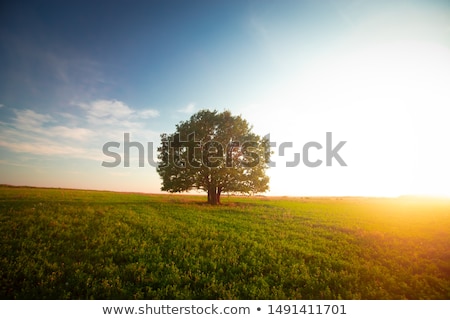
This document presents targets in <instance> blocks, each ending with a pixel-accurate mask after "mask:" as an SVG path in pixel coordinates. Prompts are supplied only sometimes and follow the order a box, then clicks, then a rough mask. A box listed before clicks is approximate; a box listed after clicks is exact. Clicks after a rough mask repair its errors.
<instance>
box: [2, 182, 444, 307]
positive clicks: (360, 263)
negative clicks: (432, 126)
mask: <svg viewBox="0 0 450 320" xmlns="http://www.w3.org/2000/svg"><path fill="white" fill-rule="evenodd" d="M204 201H205V200H204V196H202V197H198V196H186V195H184V196H180V195H178V196H176V195H148V194H130V193H114V192H100V191H83V190H66V189H43V188H25V187H8V186H2V187H0V237H1V241H0V250H1V257H0V278H1V286H0V297H1V298H2V299H450V201H448V200H434V201H431V200H425V199H416V198H398V199H377V198H263V197H259V198H257V197H253V198H252V197H226V196H224V197H223V199H222V202H223V205H220V206H211V205H208V204H205V203H204Z"/></svg>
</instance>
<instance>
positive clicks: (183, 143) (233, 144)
mask: <svg viewBox="0 0 450 320" xmlns="http://www.w3.org/2000/svg"><path fill="white" fill-rule="evenodd" d="M158 159H159V161H158V168H157V171H158V173H159V175H160V177H161V178H162V187H161V190H163V191H169V192H183V191H189V190H192V189H198V190H204V191H206V192H207V193H208V203H210V204H214V205H215V204H220V195H221V194H222V193H223V192H235V193H247V194H252V193H256V192H264V191H267V190H268V183H269V178H268V177H267V176H266V174H265V170H266V169H267V168H268V164H269V161H270V148H269V141H268V139H266V138H261V137H260V136H258V135H256V134H254V133H252V128H251V126H250V125H249V124H248V122H247V121H246V120H244V119H243V118H242V117H241V116H233V115H231V113H230V112H229V111H224V112H222V113H218V112H217V111H216V110H214V111H209V110H202V111H199V112H198V113H196V114H194V115H193V116H191V118H190V119H189V120H187V121H183V122H180V123H179V124H178V125H176V132H175V133H173V134H166V133H164V134H161V145H160V147H159V148H158Z"/></svg>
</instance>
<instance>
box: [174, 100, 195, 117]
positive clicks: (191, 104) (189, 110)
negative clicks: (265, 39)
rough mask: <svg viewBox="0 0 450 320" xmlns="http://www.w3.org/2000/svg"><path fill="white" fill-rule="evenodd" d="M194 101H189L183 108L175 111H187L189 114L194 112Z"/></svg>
mask: <svg viewBox="0 0 450 320" xmlns="http://www.w3.org/2000/svg"><path fill="white" fill-rule="evenodd" d="M195 109H196V108H195V103H193V102H191V103H189V104H188V105H187V106H186V107H184V108H182V109H178V110H177V111H178V112H181V113H188V114H191V113H194V112H195Z"/></svg>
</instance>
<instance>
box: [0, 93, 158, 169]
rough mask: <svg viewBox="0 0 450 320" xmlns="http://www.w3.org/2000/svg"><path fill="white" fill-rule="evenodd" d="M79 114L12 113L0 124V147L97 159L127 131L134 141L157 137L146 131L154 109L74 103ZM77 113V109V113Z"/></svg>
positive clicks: (102, 102) (101, 102)
mask: <svg viewBox="0 0 450 320" xmlns="http://www.w3.org/2000/svg"><path fill="white" fill-rule="evenodd" d="M77 106H79V107H80V108H81V111H82V112H81V114H75V113H73V114H72V113H54V114H52V115H50V114H44V113H39V112H37V111H34V110H30V109H26V110H14V114H15V116H14V117H13V118H11V119H9V120H8V122H4V121H0V135H1V136H2V137H5V138H4V139H2V141H1V142H0V146H1V147H4V148H7V149H9V150H11V151H13V152H20V153H28V154H34V155H47V156H63V157H71V158H82V159H91V160H99V161H100V159H101V158H102V156H103V155H102V146H103V144H104V143H105V142H107V141H119V142H120V141H121V139H123V134H124V133H125V132H129V133H130V134H131V138H132V140H134V141H139V140H140V139H141V140H142V139H145V141H152V140H151V139H152V138H153V139H156V138H157V137H158V136H159V135H158V134H157V133H155V132H152V131H151V130H150V129H148V119H149V118H154V117H157V116H158V115H159V112H158V111H157V110H153V109H146V110H134V109H132V108H130V107H129V106H127V105H126V104H125V103H124V102H122V101H117V100H96V101H93V102H90V103H80V104H77ZM78 111H79V110H78Z"/></svg>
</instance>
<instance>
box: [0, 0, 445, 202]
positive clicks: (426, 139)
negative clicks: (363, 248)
mask: <svg viewBox="0 0 450 320" xmlns="http://www.w3.org/2000/svg"><path fill="white" fill-rule="evenodd" d="M1 6H2V7H1V9H0V12H1V13H0V61H2V62H1V64H0V68H1V72H0V133H1V137H2V138H1V141H0V183H7V184H14V185H34V186H51V187H72V188H88V189H106V190H118V191H140V192H158V191H159V188H160V179H159V177H158V175H157V174H156V171H155V168H153V167H151V166H149V165H147V166H146V167H144V168H140V167H138V163H137V159H135V157H136V155H137V154H136V153H135V154H133V158H132V163H131V167H129V168H125V167H123V165H121V166H120V167H116V168H105V167H102V166H101V163H102V161H109V160H110V159H109V158H108V157H106V156H105V155H104V154H103V153H102V146H103V145H104V143H106V142H108V141H117V142H121V143H123V135H124V133H125V132H128V133H130V136H131V139H132V140H134V141H139V142H141V143H142V144H144V145H146V147H147V142H151V143H152V144H153V149H154V148H156V146H157V145H158V143H159V135H160V134H161V133H163V132H173V131H174V130H175V124H176V123H178V122H179V121H182V120H186V119H187V118H189V116H190V115H191V114H193V113H194V112H196V111H198V110H200V109H204V108H209V109H217V110H219V111H222V110H224V109H229V110H231V111H232V112H233V113H234V114H242V115H243V116H244V117H245V118H246V119H247V120H248V121H249V122H250V123H252V124H253V125H254V131H256V133H258V134H261V135H265V134H270V135H271V139H272V140H273V141H274V142H276V143H277V145H278V146H279V145H280V144H281V143H282V142H292V144H293V147H292V148H291V149H289V150H287V151H286V152H285V154H284V156H280V155H279V152H278V150H277V148H274V151H275V155H274V161H276V163H277V166H276V167H274V168H271V169H270V170H269V175H270V177H271V192H270V194H273V195H372V196H398V195H401V194H411V193H413V194H433V195H450V194H449V192H450V191H449V190H450V188H448V183H447V182H446V181H450V169H449V167H448V163H450V153H449V151H448V150H447V148H446V147H445V146H447V145H448V142H447V137H449V136H450V129H449V126H448V125H447V122H448V121H447V119H448V115H449V114H450V113H449V112H448V110H449V108H450V90H449V89H448V86H449V83H450V3H449V2H448V1H364V0H358V1H357V0H352V1H350V0H348V1H300V0H299V1H12V2H10V3H9V4H5V3H3V4H2V5H1ZM326 132H332V133H333V140H335V143H334V144H337V143H338V142H339V141H347V142H346V144H345V146H344V147H343V148H342V151H341V152H340V154H341V156H342V157H343V158H344V159H345V162H346V163H347V164H348V166H347V167H341V166H339V165H338V164H336V163H335V165H333V166H332V167H326V166H325V165H323V166H321V167H318V168H309V167H305V166H304V165H299V166H297V167H294V168H287V167H286V165H285V163H286V162H287V161H290V160H292V159H293V157H294V153H298V152H301V151H302V146H303V145H304V144H305V143H307V142H309V141H317V142H319V143H321V144H322V145H324V146H325V136H326ZM146 151H147V150H146ZM323 151H324V150H315V152H313V151H312V152H311V154H310V157H311V158H314V159H315V158H322V159H323V158H324V156H325V155H324V153H323Z"/></svg>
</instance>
